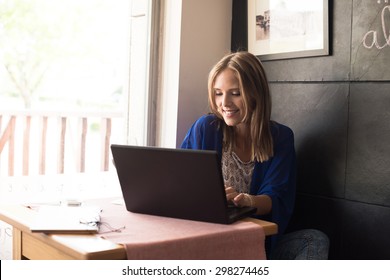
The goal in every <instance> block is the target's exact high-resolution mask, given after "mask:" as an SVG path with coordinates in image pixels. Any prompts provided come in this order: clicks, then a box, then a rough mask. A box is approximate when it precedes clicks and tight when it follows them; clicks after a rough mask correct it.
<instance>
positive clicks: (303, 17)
mask: <svg viewBox="0 0 390 280" xmlns="http://www.w3.org/2000/svg"><path fill="white" fill-rule="evenodd" d="M328 17H329V14H328V0H288V1H286V0H248V51H249V52H251V53H253V54H255V55H257V56H259V58H260V59H261V60H275V59H287V58H298V57H309V56H323V55H329V27H328V24H329V22H328V21H329V19H328Z"/></svg>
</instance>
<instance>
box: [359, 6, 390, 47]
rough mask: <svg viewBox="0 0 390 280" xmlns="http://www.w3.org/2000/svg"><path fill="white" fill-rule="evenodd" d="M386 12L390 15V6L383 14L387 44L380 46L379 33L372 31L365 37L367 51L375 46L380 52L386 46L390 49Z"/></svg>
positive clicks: (364, 44)
mask: <svg viewBox="0 0 390 280" xmlns="http://www.w3.org/2000/svg"><path fill="white" fill-rule="evenodd" d="M386 11H387V12H389V13H390V6H385V7H384V8H383V10H382V14H381V19H382V31H383V36H384V39H385V41H386V42H385V43H384V44H383V45H380V44H379V42H378V32H377V31H374V30H370V31H368V32H367V33H366V34H365V35H364V37H363V46H364V47H366V48H367V49H371V48H373V47H374V46H375V47H376V48H377V49H379V50H381V49H383V48H384V47H386V46H388V47H390V32H389V30H387V26H386V18H385V16H386ZM387 23H389V22H387Z"/></svg>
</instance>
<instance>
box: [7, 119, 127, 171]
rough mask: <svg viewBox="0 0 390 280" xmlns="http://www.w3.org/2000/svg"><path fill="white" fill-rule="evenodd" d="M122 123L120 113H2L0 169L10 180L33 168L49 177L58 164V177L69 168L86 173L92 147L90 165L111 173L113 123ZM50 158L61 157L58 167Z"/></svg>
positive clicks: (57, 159)
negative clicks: (95, 163) (93, 128)
mask: <svg viewBox="0 0 390 280" xmlns="http://www.w3.org/2000/svg"><path fill="white" fill-rule="evenodd" d="M121 119H122V113H118V112H105V113H97V112H91V113H84V112H83V113H81V112H40V111H39V112H38V111H10V112H0V169H2V170H3V168H2V167H3V166H6V167H7V169H8V170H7V175H8V176H14V175H15V174H16V173H21V175H24V176H26V175H30V173H31V171H30V169H31V166H35V167H37V172H38V174H46V172H47V169H48V166H50V167H52V164H55V166H56V171H55V172H56V173H64V172H65V169H66V168H67V167H68V166H74V167H71V168H74V170H75V171H76V172H85V170H86V164H87V162H88V160H87V147H91V149H93V150H92V152H91V154H92V155H93V159H89V161H93V162H96V160H99V161H100V166H99V169H100V170H99V171H107V170H108V169H109V162H110V159H109V155H110V150H109V148H110V147H109V146H110V140H111V132H112V125H113V121H119V120H121ZM3 127H4V129H3ZM90 127H95V131H92V132H91V128H90ZM92 134H93V135H94V136H93V137H92V136H91V135H92ZM97 138H100V139H99V140H97ZM75 147H76V148H75ZM33 154H34V156H32V155H33ZM49 155H51V158H53V155H57V156H56V163H52V162H48V157H49ZM20 158H21V160H19V159H20ZM67 158H69V159H67ZM35 160H36V162H32V161H35ZM70 161H71V162H70ZM17 169H21V170H20V172H19V171H18V170H17ZM0 171H1V170H0ZM17 171H18V172H17ZM96 171H98V170H96ZM2 173H4V172H2Z"/></svg>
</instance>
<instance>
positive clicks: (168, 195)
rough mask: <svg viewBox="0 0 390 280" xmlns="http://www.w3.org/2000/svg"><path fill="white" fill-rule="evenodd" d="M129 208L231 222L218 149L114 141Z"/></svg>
mask: <svg viewBox="0 0 390 280" xmlns="http://www.w3.org/2000/svg"><path fill="white" fill-rule="evenodd" d="M111 151H112V154H113V158H114V162H115V166H116V169H117V173H118V178H119V181H120V184H121V188H122V193H123V198H124V200H125V204H126V208H127V210H128V211H131V212H136V213H143V214H151V215H159V216H167V217H173V218H182V219H190V220H198V221H206V222H214V223H224V224H226V223H230V222H231V221H229V219H228V215H227V211H226V209H227V202H226V194H225V189H224V184H223V178H222V174H221V167H220V162H219V161H220V160H219V158H218V155H217V153H216V152H215V151H204V150H201V151H200V150H187V149H167V148H157V147H140V146H125V145H115V144H113V145H111Z"/></svg>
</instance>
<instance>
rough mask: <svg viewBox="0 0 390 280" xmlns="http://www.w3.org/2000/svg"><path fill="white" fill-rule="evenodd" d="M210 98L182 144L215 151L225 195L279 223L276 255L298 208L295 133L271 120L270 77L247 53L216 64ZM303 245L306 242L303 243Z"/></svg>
mask: <svg viewBox="0 0 390 280" xmlns="http://www.w3.org/2000/svg"><path fill="white" fill-rule="evenodd" d="M208 99H209V105H210V109H211V114H209V115H205V116H202V117H201V118H200V119H198V120H197V121H196V122H195V123H194V124H193V126H192V127H191V128H190V130H189V131H188V133H187V135H186V137H185V139H184V141H183V143H182V148H187V149H202V150H216V151H217V152H218V153H219V155H220V159H221V165H222V173H223V177H224V182H225V188H226V196H227V199H228V200H229V201H232V202H233V203H234V204H236V205H237V206H252V207H256V208H257V213H256V216H257V217H258V218H260V219H265V220H269V221H272V222H275V223H276V224H278V232H279V233H278V235H275V236H273V237H272V238H271V240H270V244H267V253H268V256H269V257H271V254H270V252H271V250H272V251H273V252H272V253H273V254H276V253H277V252H278V251H280V250H278V249H277V243H278V242H279V241H280V240H279V239H280V236H281V235H282V234H283V233H284V231H285V230H286V227H287V224H288V222H289V220H290V218H291V214H292V212H293V207H294V201H295V177H296V158H295V149H294V135H293V132H292V130H291V129H290V128H288V127H287V126H284V125H282V124H279V123H277V122H274V121H271V120H270V117H271V96H270V91H269V87H268V81H267V77H266V74H265V71H264V68H263V66H262V64H261V62H260V61H259V60H258V59H257V58H256V56H254V55H252V54H250V53H248V52H237V53H232V54H229V55H227V56H225V57H223V58H222V59H221V60H220V61H219V62H218V63H217V64H216V65H215V66H214V67H213V68H212V70H211V71H210V74H209V80H208ZM313 233H316V231H314V232H313ZM309 239H310V240H311V239H312V236H310V237H309ZM294 240H295V238H294ZM308 245H311V243H310V244H308ZM299 247H307V246H305V245H301V244H299ZM285 250H286V244H284V248H283V254H282V255H279V256H277V257H278V258H285V256H286V254H288V255H289V258H291V252H290V251H289V252H285ZM300 250H301V249H300ZM298 254H300V253H298ZM306 254H307V252H306ZM296 257H297V258H301V257H302V255H301V256H298V255H297V256H296ZM294 258H295V257H294ZM318 258H319V257H318Z"/></svg>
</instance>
